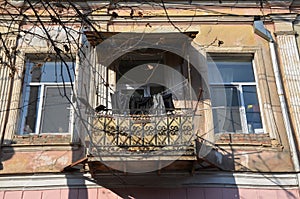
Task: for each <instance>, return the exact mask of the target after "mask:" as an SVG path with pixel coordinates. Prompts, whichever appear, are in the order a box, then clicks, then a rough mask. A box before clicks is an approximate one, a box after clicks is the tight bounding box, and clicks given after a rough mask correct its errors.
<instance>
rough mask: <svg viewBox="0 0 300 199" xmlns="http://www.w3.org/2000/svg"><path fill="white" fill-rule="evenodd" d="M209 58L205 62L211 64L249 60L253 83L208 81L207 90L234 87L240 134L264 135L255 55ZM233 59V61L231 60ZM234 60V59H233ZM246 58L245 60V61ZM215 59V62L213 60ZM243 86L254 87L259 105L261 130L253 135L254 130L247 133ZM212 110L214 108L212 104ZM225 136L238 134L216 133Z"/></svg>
mask: <svg viewBox="0 0 300 199" xmlns="http://www.w3.org/2000/svg"><path fill="white" fill-rule="evenodd" d="M208 55H209V56H210V58H209V59H207V62H211V61H212V62H213V61H224V62H225V61H227V60H229V61H233V62H234V61H235V60H237V61H242V60H246V59H249V62H251V66H252V70H253V76H254V81H253V82H249V81H245V82H238V81H237V82H235V81H232V82H221V83H214V82H213V83H211V82H210V81H209V80H208V83H209V88H210V89H211V86H221V87H226V86H228V87H235V88H236V89H237V91H238V101H239V115H240V120H241V130H242V132H241V133H242V134H262V133H263V134H265V133H266V131H265V125H264V118H263V112H262V106H261V104H262V103H261V97H260V93H259V85H258V81H257V73H256V66H255V54H253V53H226V54H225V53H208ZM232 58H233V59H232ZM234 58H235V59H234ZM245 58H246V59H245ZM214 59H215V60H214ZM243 86H255V89H256V96H257V101H258V105H259V113H260V120H261V125H262V127H261V128H257V129H258V130H257V132H256V133H255V130H254V129H252V132H249V128H248V119H247V112H246V108H245V101H244V94H243V93H244V92H243ZM212 108H214V106H213V104H212ZM213 123H214V122H213ZM224 133H225V134H226V133H232V134H238V133H239V132H230V131H220V132H217V133H216V134H224Z"/></svg>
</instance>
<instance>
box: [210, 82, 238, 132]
mask: <svg viewBox="0 0 300 199" xmlns="http://www.w3.org/2000/svg"><path fill="white" fill-rule="evenodd" d="M211 99H212V106H213V120H214V127H215V132H216V133H220V132H241V131H242V124H241V118H240V101H239V91H238V89H237V88H236V87H234V86H225V87H223V86H211Z"/></svg>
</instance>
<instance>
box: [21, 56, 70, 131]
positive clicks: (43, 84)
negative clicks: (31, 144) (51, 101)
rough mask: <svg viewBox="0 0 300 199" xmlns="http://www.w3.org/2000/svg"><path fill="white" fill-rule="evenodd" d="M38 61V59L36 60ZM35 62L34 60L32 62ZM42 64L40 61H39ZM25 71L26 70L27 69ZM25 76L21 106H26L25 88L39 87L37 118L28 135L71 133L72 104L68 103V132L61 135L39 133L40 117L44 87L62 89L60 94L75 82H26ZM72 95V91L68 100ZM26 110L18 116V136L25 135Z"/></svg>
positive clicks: (42, 107)
mask: <svg viewBox="0 0 300 199" xmlns="http://www.w3.org/2000/svg"><path fill="white" fill-rule="evenodd" d="M37 60H39V59H37ZM27 61H28V62H30V59H27ZM34 61H35V60H34ZM41 62H42V61H41ZM67 62H72V61H67ZM45 63H46V62H45ZM73 63H74V66H75V67H76V62H75V61H73ZM26 65H27V64H26ZM26 67H29V66H26ZM25 70H28V69H27V68H26V69H25ZM24 75H25V78H24V86H23V89H22V92H23V97H22V104H23V106H22V107H24V106H28V104H27V103H28V102H25V100H26V99H25V98H26V97H29V96H27V95H26V93H25V92H26V89H27V87H34V86H35V87H39V89H40V90H39V92H38V96H37V99H38V102H37V104H38V105H37V107H38V108H37V117H36V120H35V129H32V130H33V132H32V133H29V134H37V135H38V134H50V135H59V134H63V135H66V134H70V133H72V129H73V128H72V124H73V120H74V117H73V116H72V114H73V113H74V105H72V103H70V106H69V108H68V110H69V114H70V117H69V122H68V132H62V133H59V132H55V133H41V128H42V122H43V121H42V119H43V118H42V115H43V110H44V101H45V100H44V99H45V97H46V93H45V91H46V89H45V88H46V87H48V86H49V87H57V88H58V87H62V88H61V90H62V92H64V91H63V89H64V88H63V87H64V86H65V87H71V86H72V84H73V85H74V83H75V80H74V79H73V82H69V81H68V82H28V81H29V80H28V77H27V74H24ZM72 95H73V91H72V92H71V95H70V100H71V99H72ZM27 111H28V110H27V109H26V112H24V111H23V110H22V111H21V114H20V117H21V118H20V125H19V134H20V135H24V134H25V131H24V129H25V125H26V124H25V123H26V115H27Z"/></svg>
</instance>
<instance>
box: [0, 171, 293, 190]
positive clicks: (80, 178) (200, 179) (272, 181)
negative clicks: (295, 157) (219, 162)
mask: <svg viewBox="0 0 300 199" xmlns="http://www.w3.org/2000/svg"><path fill="white" fill-rule="evenodd" d="M120 179H123V180H124V182H126V183H127V184H126V187H134V186H136V185H137V183H138V182H143V183H149V184H145V186H147V187H173V186H177V187H191V186H192V187H239V188H257V189H264V188H272V189H283V188H285V189H289V188H296V187H297V186H298V182H297V174H296V173H292V174H291V173H290V174H286V173H285V174H270V173H227V172H215V171H214V172H204V173H196V174H194V175H193V176H191V175H190V174H187V173H178V172H177V173H172V174H162V175H154V174H153V173H143V174H119V173H117V174H116V175H112V174H110V175H109V174H107V175H103V176H102V178H101V185H103V186H104V185H106V184H109V185H110V186H114V187H124V184H123V183H122V182H121V181H120ZM146 179H147V180H146ZM154 182H155V183H154ZM101 185H99V184H97V183H96V182H95V181H94V180H93V179H92V178H91V176H90V174H34V175H21V174H20V175H10V176H1V178H0V190H44V189H60V188H95V187H101ZM105 187H106V186H105Z"/></svg>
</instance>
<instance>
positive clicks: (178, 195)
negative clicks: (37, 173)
mask: <svg viewBox="0 0 300 199" xmlns="http://www.w3.org/2000/svg"><path fill="white" fill-rule="evenodd" d="M53 198H55V199H98V198H101V199H127V198H130V199H153V198H155V199H234V198H237V199H238V198H240V199H254V198H257V199H259V198H263V199H298V198H300V196H299V190H298V189H245V188H218V187H215V188H170V189H169V188H168V189H159V188H157V189H153V188H122V189H114V190H109V189H106V188H91V189H83V188H78V189H76V188H73V189H57V190H35V191H30V190H23V191H9V190H7V191H0V199H53Z"/></svg>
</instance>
